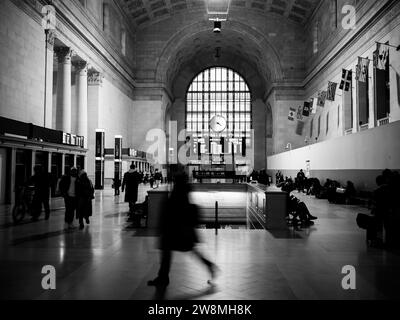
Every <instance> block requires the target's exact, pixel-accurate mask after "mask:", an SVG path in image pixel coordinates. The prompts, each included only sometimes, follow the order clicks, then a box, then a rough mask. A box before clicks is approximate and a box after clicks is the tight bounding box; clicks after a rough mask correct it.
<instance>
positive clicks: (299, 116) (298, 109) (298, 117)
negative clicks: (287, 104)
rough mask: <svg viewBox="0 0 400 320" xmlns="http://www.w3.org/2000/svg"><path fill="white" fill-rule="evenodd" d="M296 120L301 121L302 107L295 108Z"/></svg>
mask: <svg viewBox="0 0 400 320" xmlns="http://www.w3.org/2000/svg"><path fill="white" fill-rule="evenodd" d="M297 120H303V107H302V106H300V107H298V108H297Z"/></svg>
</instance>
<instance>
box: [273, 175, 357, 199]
mask: <svg viewBox="0 0 400 320" xmlns="http://www.w3.org/2000/svg"><path fill="white" fill-rule="evenodd" d="M276 185H277V187H278V188H281V189H282V191H285V192H288V193H291V192H293V191H295V190H297V191H298V192H304V193H306V194H307V195H313V196H315V197H316V198H318V199H327V200H328V201H329V202H330V203H336V204H357V203H356V189H355V187H354V184H353V182H351V181H347V183H346V186H342V185H341V184H340V183H339V182H338V181H335V180H331V179H327V180H326V182H325V184H324V185H321V182H320V180H319V179H318V178H307V177H306V175H305V173H304V172H303V170H300V171H299V172H298V173H297V176H296V178H295V179H294V180H293V179H292V177H285V178H284V177H283V175H282V172H280V171H278V172H277V174H276Z"/></svg>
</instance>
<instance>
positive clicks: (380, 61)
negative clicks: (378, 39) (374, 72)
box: [374, 43, 389, 70]
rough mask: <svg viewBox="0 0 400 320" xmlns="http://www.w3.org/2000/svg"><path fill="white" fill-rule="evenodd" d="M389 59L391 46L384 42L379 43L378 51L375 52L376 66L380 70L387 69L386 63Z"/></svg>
mask: <svg viewBox="0 0 400 320" xmlns="http://www.w3.org/2000/svg"><path fill="white" fill-rule="evenodd" d="M388 59H389V46H388V45H386V44H382V43H377V48H376V51H375V52H374V66H375V68H377V69H379V70H386V65H387V62H388Z"/></svg>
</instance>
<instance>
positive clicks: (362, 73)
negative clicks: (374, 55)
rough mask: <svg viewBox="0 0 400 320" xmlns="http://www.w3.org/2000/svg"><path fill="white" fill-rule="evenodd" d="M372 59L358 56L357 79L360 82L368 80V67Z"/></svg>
mask: <svg viewBox="0 0 400 320" xmlns="http://www.w3.org/2000/svg"><path fill="white" fill-rule="evenodd" d="M369 62H370V60H369V59H367V58H361V57H358V64H357V67H356V70H357V71H356V80H357V81H360V82H367V79H368V69H369Z"/></svg>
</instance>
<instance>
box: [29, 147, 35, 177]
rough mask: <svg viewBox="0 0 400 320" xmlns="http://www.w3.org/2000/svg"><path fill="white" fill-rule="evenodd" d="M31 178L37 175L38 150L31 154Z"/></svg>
mask: <svg viewBox="0 0 400 320" xmlns="http://www.w3.org/2000/svg"><path fill="white" fill-rule="evenodd" d="M31 159H32V160H31V174H30V175H31V176H32V175H33V174H34V173H35V166H36V150H32V154H31Z"/></svg>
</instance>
